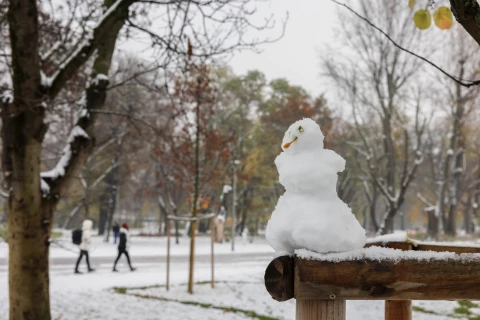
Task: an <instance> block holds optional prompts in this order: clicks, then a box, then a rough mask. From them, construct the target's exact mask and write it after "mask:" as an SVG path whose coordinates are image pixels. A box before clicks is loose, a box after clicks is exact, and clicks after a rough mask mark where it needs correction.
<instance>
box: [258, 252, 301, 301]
mask: <svg viewBox="0 0 480 320" xmlns="http://www.w3.org/2000/svg"><path fill="white" fill-rule="evenodd" d="M293 271H294V267H293V257H289V256H281V257H278V258H275V259H274V260H272V262H270V264H269V265H268V267H267V269H266V270H265V278H264V280H265V287H266V288H267V291H268V292H269V293H270V295H271V296H272V298H273V299H275V300H277V301H287V300H289V299H291V298H293Z"/></svg>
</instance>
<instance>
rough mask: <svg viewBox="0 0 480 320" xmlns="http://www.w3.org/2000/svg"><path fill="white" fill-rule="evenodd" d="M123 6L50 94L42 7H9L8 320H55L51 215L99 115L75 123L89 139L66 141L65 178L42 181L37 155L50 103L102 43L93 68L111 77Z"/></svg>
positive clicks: (98, 92) (93, 105)
mask: <svg viewBox="0 0 480 320" xmlns="http://www.w3.org/2000/svg"><path fill="white" fill-rule="evenodd" d="M118 1H121V2H122V5H119V6H118V7H117V9H116V10H115V13H114V14H110V15H109V17H107V18H106V19H104V20H102V23H100V25H99V27H97V29H96V30H95V32H94V37H93V39H92V41H91V42H90V43H88V44H85V45H84V46H83V47H82V49H81V50H80V51H79V54H78V57H76V58H75V59H72V60H71V61H70V62H69V63H67V64H66V65H65V67H64V68H63V69H62V70H60V71H59V73H58V76H57V77H55V79H53V81H52V86H50V87H46V86H44V84H42V83H41V69H40V68H41V64H40V59H39V50H38V49H39V48H38V42H39V40H38V39H39V36H38V29H39V26H38V10H37V1H35V0H11V1H9V9H8V23H9V28H10V32H9V34H10V41H11V50H12V69H13V76H12V83H13V102H12V101H7V102H5V105H4V106H3V109H2V123H3V125H2V139H3V153H2V162H3V170H4V175H5V177H6V179H5V180H6V183H7V184H8V186H9V188H10V195H9V203H8V210H9V217H8V230H9V232H8V243H9V259H8V268H9V301H10V312H9V317H10V319H11V320H18V319H29V320H35V319H41V320H48V319H51V315H50V300H49V262H48V256H49V237H50V233H51V222H52V220H53V212H54V210H55V207H56V205H57V203H58V199H59V198H60V197H61V196H62V195H63V194H65V192H66V190H67V188H68V186H69V185H70V184H71V181H73V180H74V177H75V176H76V174H77V173H78V172H79V170H80V169H81V168H82V166H83V164H84V163H85V161H86V158H87V156H88V154H89V152H90V151H91V149H92V148H93V145H94V139H93V124H94V121H95V116H94V115H89V116H82V117H80V118H79V119H78V120H77V123H76V126H78V127H79V128H81V129H82V130H83V131H84V132H85V133H86V134H87V135H88V137H85V136H83V135H80V136H78V135H76V136H74V137H73V138H72V140H71V141H69V146H68V147H69V148H70V151H71V154H72V156H71V158H70V159H69V163H68V164H67V165H66V167H64V169H65V173H64V174H63V175H62V176H58V177H54V178H52V177H49V178H43V182H42V181H41V177H40V173H41V172H40V171H41V165H40V164H41V163H40V155H41V147H42V141H43V139H44V136H45V133H46V131H47V126H46V125H45V124H44V118H45V101H48V100H49V99H53V98H55V96H56V95H57V94H58V92H60V90H61V89H62V88H63V86H64V85H65V83H66V81H67V80H68V79H69V78H70V77H71V76H73V75H74V74H75V73H76V72H77V70H78V68H79V67H80V66H81V65H82V64H83V63H85V62H86V61H87V60H88V58H89V57H90V56H91V55H92V53H93V51H94V50H95V48H96V47H97V46H99V44H101V45H100V46H99V50H98V56H97V58H96V62H98V63H99V61H100V60H101V61H102V65H101V67H100V66H99V67H98V68H97V69H98V70H101V72H102V73H104V74H108V69H109V61H110V60H111V56H112V53H113V50H114V47H115V41H116V38H117V35H118V32H119V30H120V28H121V27H122V25H123V22H124V20H125V19H126V17H127V14H128V6H129V5H130V4H131V3H132V2H133V0H132V1H129V0H118ZM102 48H103V49H102ZM95 65H97V63H96V64H95ZM95 70H96V69H95ZM102 70H103V71H102ZM107 84H108V81H98V82H97V83H95V84H92V85H90V87H89V88H88V89H87V90H86V98H87V99H86V101H87V102H86V106H85V109H87V111H88V110H90V109H98V108H101V107H102V106H103V104H104V102H105V96H106V86H107ZM41 182H42V185H43V188H41ZM45 184H47V185H48V188H46V187H45ZM46 189H49V191H48V190H46Z"/></svg>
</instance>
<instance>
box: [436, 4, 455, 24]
mask: <svg viewBox="0 0 480 320" xmlns="http://www.w3.org/2000/svg"><path fill="white" fill-rule="evenodd" d="M433 21H434V22H435V25H436V26H437V27H438V28H440V29H442V30H446V29H450V28H451V27H452V25H453V17H452V11H450V8H448V7H445V6H441V7H439V8H438V9H437V10H436V11H435V12H434V13H433Z"/></svg>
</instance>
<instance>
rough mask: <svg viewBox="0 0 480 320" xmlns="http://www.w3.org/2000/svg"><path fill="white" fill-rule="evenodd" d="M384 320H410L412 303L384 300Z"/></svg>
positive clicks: (408, 301)
mask: <svg viewBox="0 0 480 320" xmlns="http://www.w3.org/2000/svg"><path fill="white" fill-rule="evenodd" d="M385 320H412V301H411V300H386V301H385Z"/></svg>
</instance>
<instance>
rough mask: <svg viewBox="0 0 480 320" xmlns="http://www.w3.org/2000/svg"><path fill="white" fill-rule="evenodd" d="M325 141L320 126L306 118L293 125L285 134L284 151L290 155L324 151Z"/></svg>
mask: <svg viewBox="0 0 480 320" xmlns="http://www.w3.org/2000/svg"><path fill="white" fill-rule="evenodd" d="M323 139H324V136H323V134H322V131H321V130H320V126H319V125H318V124H317V123H316V122H315V121H313V120H312V119H309V118H304V119H302V120H298V121H297V122H295V123H294V124H292V125H291V126H290V128H288V130H287V132H285V136H284V137H283V141H282V149H283V151H285V152H289V153H290V152H291V153H298V152H302V151H306V150H312V149H323Z"/></svg>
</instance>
